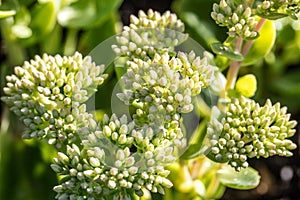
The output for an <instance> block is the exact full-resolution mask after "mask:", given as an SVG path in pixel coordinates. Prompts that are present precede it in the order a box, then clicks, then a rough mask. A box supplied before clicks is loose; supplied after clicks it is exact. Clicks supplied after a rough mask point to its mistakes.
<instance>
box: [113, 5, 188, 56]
mask: <svg viewBox="0 0 300 200" xmlns="http://www.w3.org/2000/svg"><path fill="white" fill-rule="evenodd" d="M130 22H131V24H130V25H129V26H125V27H124V30H123V32H122V33H121V34H120V35H119V36H117V37H116V39H117V42H118V44H117V45H113V46H112V48H113V50H114V52H115V53H116V54H117V55H118V56H128V57H132V58H137V57H138V58H142V59H144V60H147V59H151V58H153V56H154V54H155V53H156V52H163V51H169V52H173V51H174V47H175V46H178V45H179V44H181V43H182V42H183V41H185V40H186V39H187V37H188V35H187V34H184V33H182V32H183V31H184V24H183V23H182V22H181V20H179V19H177V16H176V15H175V14H173V13H170V11H166V12H165V13H164V14H162V15H161V14H160V13H158V12H156V11H155V12H154V11H153V10H151V9H150V10H148V12H147V14H146V13H144V12H143V11H140V12H139V13H138V17H136V16H134V15H131V17H130Z"/></svg>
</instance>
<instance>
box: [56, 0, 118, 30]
mask: <svg viewBox="0 0 300 200" xmlns="http://www.w3.org/2000/svg"><path fill="white" fill-rule="evenodd" d="M120 3H121V0H115V1H110V0H79V1H76V2H74V3H72V4H70V5H69V6H66V7H64V8H63V9H62V10H60V11H59V13H58V15H57V20H58V23H59V24H60V25H62V26H66V27H69V28H87V27H91V26H94V25H96V24H100V23H101V22H103V21H104V20H105V18H106V17H108V16H109V15H110V14H111V13H112V12H113V11H116V10H117V9H118V7H119V5H120ZM83 16H84V17H83Z"/></svg>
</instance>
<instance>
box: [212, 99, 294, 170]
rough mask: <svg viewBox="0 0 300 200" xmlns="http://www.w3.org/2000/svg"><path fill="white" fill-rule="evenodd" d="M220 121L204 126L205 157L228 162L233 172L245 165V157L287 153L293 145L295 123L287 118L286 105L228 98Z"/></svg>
mask: <svg viewBox="0 0 300 200" xmlns="http://www.w3.org/2000/svg"><path fill="white" fill-rule="evenodd" d="M221 118H222V119H221V120H220V122H217V121H214V122H213V123H211V125H210V127H209V128H208V135H209V137H210V142H211V145H212V147H211V149H210V152H209V155H208V156H209V157H210V158H212V159H213V160H216V161H218V162H229V164H230V165H231V166H232V167H234V168H235V169H236V170H237V171H239V170H240V169H241V167H244V168H246V167H248V163H247V158H253V157H257V158H259V157H264V158H267V157H269V156H274V155H279V156H291V155H292V153H291V152H290V150H293V149H295V148H296V144H294V143H293V142H292V141H291V140H289V139H287V138H289V137H292V136H293V135H294V133H295V132H296V130H295V129H294V127H295V126H296V124H297V122H296V121H294V120H290V114H288V113H287V108H286V107H282V108H281V107H280V104H279V103H276V104H275V105H272V103H271V101H270V100H267V101H266V103H265V105H264V106H259V104H258V103H256V102H255V101H254V100H251V99H247V98H245V97H243V96H242V97H240V98H238V99H232V102H231V103H230V104H229V105H228V110H227V112H226V113H225V116H224V117H221Z"/></svg>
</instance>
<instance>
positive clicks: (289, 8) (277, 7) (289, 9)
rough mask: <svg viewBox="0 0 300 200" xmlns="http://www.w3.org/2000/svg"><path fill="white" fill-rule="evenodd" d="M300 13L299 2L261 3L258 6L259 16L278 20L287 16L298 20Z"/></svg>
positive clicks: (280, 0)
mask: <svg viewBox="0 0 300 200" xmlns="http://www.w3.org/2000/svg"><path fill="white" fill-rule="evenodd" d="M299 12H300V1H299V0H272V1H263V2H260V3H259V4H258V6H257V14H258V15H260V16H262V17H265V18H269V19H278V18H282V17H285V16H287V15H288V16H290V17H292V18H293V19H297V16H296V15H297V14H298V13H299Z"/></svg>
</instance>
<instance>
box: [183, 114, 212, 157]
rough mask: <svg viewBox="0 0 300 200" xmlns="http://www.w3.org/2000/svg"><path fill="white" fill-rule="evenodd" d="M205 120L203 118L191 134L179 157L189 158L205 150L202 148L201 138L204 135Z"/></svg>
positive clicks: (202, 138)
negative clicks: (184, 149) (185, 147)
mask: <svg viewBox="0 0 300 200" xmlns="http://www.w3.org/2000/svg"><path fill="white" fill-rule="evenodd" d="M206 127H207V121H206V120H203V121H202V122H201V123H200V125H199V126H198V127H197V129H196V130H195V132H194V133H193V135H192V136H191V139H190V142H189V144H190V145H189V146H188V148H187V150H186V151H185V152H184V153H183V154H182V155H181V157H180V158H182V159H184V160H189V159H192V158H196V157H198V156H200V155H201V154H203V153H204V152H205V149H204V148H203V140H204V138H205V136H206Z"/></svg>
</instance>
